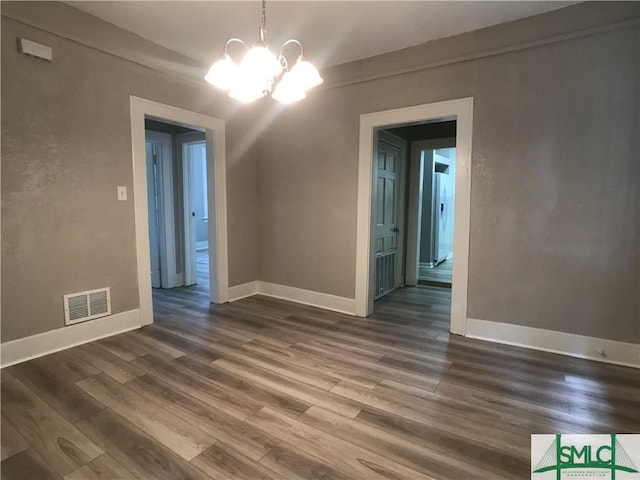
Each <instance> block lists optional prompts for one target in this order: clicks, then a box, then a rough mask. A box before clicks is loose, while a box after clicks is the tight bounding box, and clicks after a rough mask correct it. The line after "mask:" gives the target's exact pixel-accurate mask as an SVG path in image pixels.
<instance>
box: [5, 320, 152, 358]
mask: <svg viewBox="0 0 640 480" xmlns="http://www.w3.org/2000/svg"><path fill="white" fill-rule="evenodd" d="M136 328H140V310H139V309H135V310H129V311H127V312H122V313H116V314H113V315H110V316H108V317H102V318H97V319H95V320H89V321H88V322H83V323H76V324H75V325H69V326H68V327H62V328H58V329H56V330H51V331H49V332H43V333H38V334H36V335H31V336H30V337H25V338H19V339H17V340H11V341H9V342H5V343H3V344H2V345H0V366H1V368H4V367H8V366H9V365H14V364H16V363H20V362H24V361H26V360H31V359H32V358H37V357H42V356H43V355H48V354H50V353H54V352H57V351H60V350H65V349H67V348H71V347H75V346H76V345H81V344H83V343H87V342H91V341H93V340H98V339H100V338H104V337H110V336H111V335H116V334H118V333H123V332H127V331H129V330H134V329H136Z"/></svg>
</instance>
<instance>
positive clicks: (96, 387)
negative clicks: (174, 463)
mask: <svg viewBox="0 0 640 480" xmlns="http://www.w3.org/2000/svg"><path fill="white" fill-rule="evenodd" d="M78 386H79V387H80V388H82V389H83V390H84V391H85V392H87V393H88V394H89V395H91V396H93V397H94V398H95V399H96V400H99V401H100V402H102V403H103V404H104V405H105V406H107V407H109V408H110V409H111V410H112V411H114V412H115V413H117V414H119V415H120V416H122V417H123V418H126V419H127V420H128V421H129V422H131V423H132V424H133V425H135V426H136V427H138V428H139V429H140V430H142V431H144V432H145V433H147V434H148V435H149V436H151V437H152V438H154V439H155V440H156V441H157V442H158V443H161V444H162V445H164V446H166V447H167V448H169V449H170V450H172V451H173V452H175V453H176V454H178V455H180V456H181V457H182V458H184V459H186V460H191V459H192V458H193V457H195V456H197V455H198V454H200V452H202V451H204V450H206V449H207V448H208V447H209V446H210V445H212V444H213V442H214V441H215V440H214V438H213V437H211V436H210V435H209V434H207V433H205V432H203V431H202V430H200V429H198V428H196V427H195V426H193V425H191V424H190V423H188V422H185V421H184V420H181V419H180V418H178V417H176V416H175V415H171V414H170V413H169V412H168V411H167V410H165V409H164V408H162V407H160V406H159V405H155V404H154V403H151V402H148V401H145V399H144V398H141V397H140V396H139V395H136V394H135V392H133V391H132V390H130V389H129V388H128V387H127V386H126V385H122V384H120V383H118V382H116V381H115V380H113V379H112V378H110V377H108V376H107V375H105V374H102V373H101V374H98V375H95V376H93V377H90V378H86V379H84V380H81V381H80V382H78Z"/></svg>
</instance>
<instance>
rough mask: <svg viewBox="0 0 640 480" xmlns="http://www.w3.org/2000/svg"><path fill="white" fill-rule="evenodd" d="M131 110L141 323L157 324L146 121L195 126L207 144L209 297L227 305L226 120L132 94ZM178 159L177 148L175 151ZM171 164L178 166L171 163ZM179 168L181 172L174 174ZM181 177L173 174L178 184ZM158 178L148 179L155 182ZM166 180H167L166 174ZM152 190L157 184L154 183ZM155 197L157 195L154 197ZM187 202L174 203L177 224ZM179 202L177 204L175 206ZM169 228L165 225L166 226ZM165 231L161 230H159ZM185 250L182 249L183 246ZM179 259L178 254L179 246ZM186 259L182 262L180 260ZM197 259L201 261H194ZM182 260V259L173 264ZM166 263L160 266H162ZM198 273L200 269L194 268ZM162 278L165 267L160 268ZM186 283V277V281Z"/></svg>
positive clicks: (179, 241)
mask: <svg viewBox="0 0 640 480" xmlns="http://www.w3.org/2000/svg"><path fill="white" fill-rule="evenodd" d="M130 110H131V138H132V147H133V180H134V195H133V198H134V216H135V234H136V253H137V270H138V292H139V302H140V324H141V325H148V324H151V323H153V302H152V293H151V292H152V291H151V288H152V287H151V285H152V280H151V277H152V275H151V272H152V268H151V259H152V256H151V242H150V239H151V235H150V223H149V216H150V215H151V216H153V213H154V209H153V208H150V203H151V202H150V195H148V177H149V175H148V173H149V172H148V164H147V145H146V143H147V142H146V136H145V120H149V119H150V120H154V121H160V122H168V123H170V124H174V125H177V126H181V127H186V128H190V129H192V130H197V131H199V132H201V133H203V134H204V142H205V145H206V151H205V157H206V177H207V191H208V195H207V209H208V211H207V215H208V217H207V220H208V222H207V230H208V240H210V244H209V249H208V253H209V260H208V267H209V268H208V270H209V275H208V277H209V289H208V298H209V300H210V301H211V302H213V303H225V302H227V300H228V256H227V206H226V205H227V204H226V160H225V123H224V121H222V120H219V119H216V118H213V117H208V116H205V115H201V114H198V113H194V112H189V111H187V110H182V109H179V108H176V107H171V106H168V105H163V104H160V103H157V102H152V101H150V100H145V99H142V98H138V97H133V96H132V97H130ZM172 153H173V154H174V155H175V157H173V158H176V159H177V158H178V152H176V151H175V150H172ZM172 165H173V167H175V166H176V163H175V161H172ZM176 172H180V173H179V174H176ZM172 175H177V176H178V178H179V177H181V176H182V175H181V170H179V169H178V168H173V171H172ZM176 181H177V178H176V176H173V180H172V184H173V186H174V187H175V185H176ZM153 182H155V180H150V181H149V183H153ZM163 183H165V184H166V183H167V179H166V178H164V180H163ZM151 188H153V185H151ZM151 196H152V197H154V198H155V195H153V194H152V195H151ZM183 202H184V200H183V199H180V200H178V202H177V203H174V209H173V212H174V222H175V219H176V218H178V219H179V218H180V217H182V216H183V215H181V213H180V212H178V213H177V214H176V209H178V210H179V209H180V208H183V207H184V205H183ZM176 205H177V206H176ZM165 226H166V225H165ZM159 231H160V233H162V228H159ZM173 233H174V235H173V237H174V242H175V244H176V245H178V246H180V245H184V244H185V243H186V242H185V234H184V229H183V228H180V225H178V227H175V226H174V230H173ZM182 249H184V247H182ZM176 251H177V252H178V260H179V257H180V253H179V252H180V247H178V248H177V250H176ZM182 261H183V263H184V260H182ZM196 262H197V259H196ZM175 264H176V265H177V264H179V261H177V262H176V263H175ZM161 267H162V265H161ZM196 271H197V267H196ZM160 274H161V276H162V269H161V270H160ZM183 282H184V279H183Z"/></svg>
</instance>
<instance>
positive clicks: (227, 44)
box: [224, 37, 247, 55]
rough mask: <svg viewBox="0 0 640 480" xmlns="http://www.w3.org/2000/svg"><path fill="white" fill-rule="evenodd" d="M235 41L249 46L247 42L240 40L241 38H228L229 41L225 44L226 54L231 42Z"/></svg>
mask: <svg viewBox="0 0 640 480" xmlns="http://www.w3.org/2000/svg"><path fill="white" fill-rule="evenodd" d="M233 42H238V43H241V44H242V45H243V46H245V47H246V46H247V44H246V43H244V42H243V41H242V40H240V39H239V38H235V37H234V38H230V39H229V40H227V43H225V44H224V54H225V55H227V47H228V46H229V44H230V43H233Z"/></svg>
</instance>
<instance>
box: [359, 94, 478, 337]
mask: <svg viewBox="0 0 640 480" xmlns="http://www.w3.org/2000/svg"><path fill="white" fill-rule="evenodd" d="M472 116H473V99H472V98H463V99H459V100H451V101H446V102H438V103H433V104H427V105H419V106H414V107H407V108H401V109H396V110H388V111H383V112H375V113H368V114H363V115H361V116H360V155H359V169H358V220H357V222H358V223H357V251H356V285H355V288H356V299H355V300H356V314H357V315H359V316H368V315H370V314H371V313H372V312H373V308H374V305H373V304H374V299H375V278H374V275H373V272H375V241H376V237H375V228H374V227H375V217H374V215H375V213H376V212H375V210H376V209H375V206H376V202H378V200H379V199H378V198H377V188H376V186H375V185H374V181H375V179H376V172H375V163H374V162H373V158H374V157H373V152H374V145H376V138H375V137H376V133H377V130H378V129H380V128H384V127H386V126H389V125H403V124H419V123H426V122H433V121H442V120H455V121H456V122H457V131H456V163H457V165H456V173H455V177H456V187H457V188H456V192H455V201H454V203H455V211H456V215H455V225H454V239H453V255H454V257H455V259H456V262H455V264H454V265H453V272H452V290H451V297H452V299H451V323H450V331H451V332H452V333H456V334H462V335H464V334H465V331H466V314H467V280H468V261H469V224H470V191H471V178H470V171H471V168H470V167H471V133H472ZM409 220H410V217H408V218H407V224H409ZM414 222H415V223H417V222H418V219H417V218H416V219H414ZM408 226H409V225H408ZM407 253H409V250H408V251H407Z"/></svg>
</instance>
